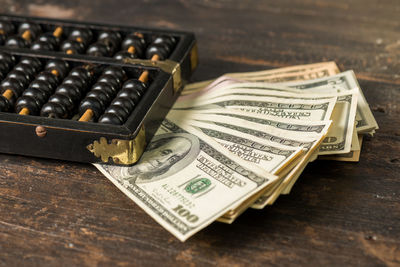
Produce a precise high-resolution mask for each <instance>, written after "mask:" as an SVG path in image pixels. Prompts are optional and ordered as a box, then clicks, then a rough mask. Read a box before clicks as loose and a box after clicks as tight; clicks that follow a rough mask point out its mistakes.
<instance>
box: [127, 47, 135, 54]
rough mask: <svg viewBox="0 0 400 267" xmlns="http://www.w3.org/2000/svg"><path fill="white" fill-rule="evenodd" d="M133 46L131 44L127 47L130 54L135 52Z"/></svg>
mask: <svg viewBox="0 0 400 267" xmlns="http://www.w3.org/2000/svg"><path fill="white" fill-rule="evenodd" d="M135 50H136V49H135V47H134V46H133V45H131V46H130V47H129V48H128V53H131V54H135Z"/></svg>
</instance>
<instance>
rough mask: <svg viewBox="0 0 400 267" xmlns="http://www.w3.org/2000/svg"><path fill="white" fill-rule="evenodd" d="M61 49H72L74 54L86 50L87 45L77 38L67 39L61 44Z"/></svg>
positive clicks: (64, 50) (65, 50)
mask: <svg viewBox="0 0 400 267" xmlns="http://www.w3.org/2000/svg"><path fill="white" fill-rule="evenodd" d="M60 49H61V51H63V52H67V51H68V50H71V51H72V54H82V53H83V52H85V45H84V44H83V43H80V42H78V41H76V40H66V41H65V42H63V43H62V44H61V47H60Z"/></svg>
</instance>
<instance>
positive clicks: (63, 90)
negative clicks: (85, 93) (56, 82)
mask: <svg viewBox="0 0 400 267" xmlns="http://www.w3.org/2000/svg"><path fill="white" fill-rule="evenodd" d="M55 93H56V94H62V95H67V96H68V97H69V98H71V100H72V102H73V103H74V104H75V103H77V102H79V100H80V99H81V98H82V91H81V89H80V88H79V87H78V86H76V85H73V84H65V83H62V84H61V85H60V86H58V87H57V89H56V91H55Z"/></svg>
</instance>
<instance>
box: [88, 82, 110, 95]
mask: <svg viewBox="0 0 400 267" xmlns="http://www.w3.org/2000/svg"><path fill="white" fill-rule="evenodd" d="M90 91H102V92H104V93H106V94H107V95H108V97H109V98H113V97H114V96H115V95H116V94H117V90H116V88H115V87H113V86H112V85H110V84H108V83H104V82H97V83H95V84H94V85H93V86H92V88H91V89H90Z"/></svg>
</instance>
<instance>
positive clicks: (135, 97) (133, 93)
mask: <svg viewBox="0 0 400 267" xmlns="http://www.w3.org/2000/svg"><path fill="white" fill-rule="evenodd" d="M117 97H121V98H129V99H131V100H132V101H133V103H135V104H137V103H138V102H139V100H140V97H141V94H140V93H139V92H138V91H137V90H134V89H123V90H121V91H119V92H118V95H117Z"/></svg>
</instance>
